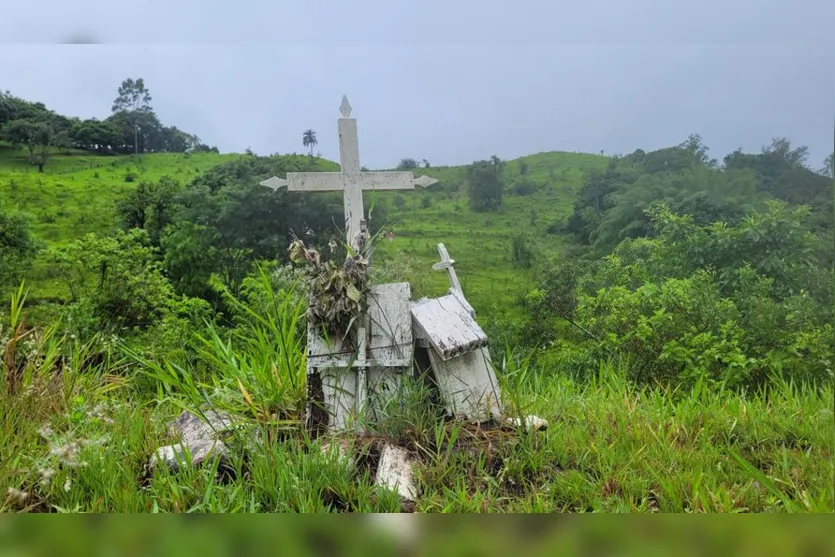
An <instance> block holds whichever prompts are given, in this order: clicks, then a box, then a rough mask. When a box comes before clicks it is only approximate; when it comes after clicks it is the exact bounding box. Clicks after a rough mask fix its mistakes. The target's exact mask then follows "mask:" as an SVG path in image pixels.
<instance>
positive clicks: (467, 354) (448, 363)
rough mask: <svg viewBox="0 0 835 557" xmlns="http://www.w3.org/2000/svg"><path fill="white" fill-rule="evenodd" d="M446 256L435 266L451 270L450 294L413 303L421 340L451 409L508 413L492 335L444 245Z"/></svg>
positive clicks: (486, 415) (483, 416)
mask: <svg viewBox="0 0 835 557" xmlns="http://www.w3.org/2000/svg"><path fill="white" fill-rule="evenodd" d="M438 253H439V254H440V256H441V261H440V262H439V263H436V264H435V265H433V268H434V269H435V270H442V269H445V270H446V271H447V273H448V274H449V280H450V289H449V292H450V293H449V295H447V296H444V297H442V298H439V299H437V300H421V301H419V302H416V303H414V304H412V321H413V323H414V327H415V337H416V338H417V340H418V344H419V345H420V346H423V347H425V348H428V350H427V352H428V354H429V363H430V365H431V367H432V370H433V374H434V376H435V381H436V383H437V385H438V390H439V391H440V395H441V399H442V400H443V402H444V405H445V406H446V409H447V412H449V413H450V414H452V415H456V416H460V417H464V418H467V419H476V420H479V421H487V420H492V419H500V418H501V416H502V407H501V393H500V390H499V385H498V382H497V381H496V374H495V372H494V371H493V365H492V363H491V360H490V351H489V350H488V348H487V344H488V339H487V335H486V334H484V331H482V330H481V327H479V326H478V323H476V321H475V311H474V310H473V308H472V306H471V305H470V304H469V302H467V299H466V298H465V297H464V292H463V290H462V289H461V283H460V282H459V281H458V276H457V275H456V274H455V269H454V264H455V261H454V260H453V259H452V258H451V257H450V256H449V253H448V252H447V249H446V247H445V246H444V245H443V244H438Z"/></svg>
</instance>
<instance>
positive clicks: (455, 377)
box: [428, 348, 502, 422]
mask: <svg viewBox="0 0 835 557" xmlns="http://www.w3.org/2000/svg"><path fill="white" fill-rule="evenodd" d="M428 352H429V361H430V363H431V365H432V371H433V374H434V376H435V381H436V382H437V385H438V391H439V393H440V395H441V400H442V401H443V403H444V406H445V407H446V409H447V412H449V414H451V415H453V416H457V417H460V418H463V419H468V420H478V421H480V422H484V421H488V420H493V419H495V420H498V419H501V416H502V407H501V391H500V389H499V385H498V382H497V381H496V375H495V373H494V372H493V366H492V364H491V363H490V352H489V351H488V349H487V348H479V349H478V350H474V351H472V352H467V353H466V354H462V355H461V356H458V357H457V358H452V359H449V360H446V361H445V360H443V359H442V358H441V357H440V356H438V354H437V353H435V351H434V350H433V349H432V348H429V349H428Z"/></svg>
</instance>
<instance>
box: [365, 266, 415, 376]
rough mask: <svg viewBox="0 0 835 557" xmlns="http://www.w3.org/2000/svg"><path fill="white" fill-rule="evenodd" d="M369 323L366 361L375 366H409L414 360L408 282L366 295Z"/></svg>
mask: <svg viewBox="0 0 835 557" xmlns="http://www.w3.org/2000/svg"><path fill="white" fill-rule="evenodd" d="M368 317H369V320H370V322H371V327H370V328H371V340H370V343H369V346H370V350H369V352H370V355H369V360H371V361H373V362H375V364H376V365H378V366H385V367H387V366H390V365H391V363H388V364H386V363H383V362H399V364H398V365H399V366H403V367H406V366H411V365H412V358H413V356H414V339H413V337H412V315H411V289H410V288H409V283H408V282H396V283H390V284H379V285H375V286H372V287H371V290H370V292H369V295H368Z"/></svg>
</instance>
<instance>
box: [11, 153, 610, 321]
mask: <svg viewBox="0 0 835 557" xmlns="http://www.w3.org/2000/svg"><path fill="white" fill-rule="evenodd" d="M242 156H245V155H237V154H232V155H218V154H212V153H202V154H192V155H190V156H184V155H182V154H171V153H161V154H148V155H142V156H139V157H134V156H96V155H90V154H89V153H87V152H83V151H79V152H72V153H70V154H68V155H55V156H54V157H53V158H52V159H51V160H50V161H49V164H48V165H47V166H46V169H45V172H44V173H42V174H41V173H38V172H37V169H36V168H35V167H33V166H31V165H29V164H28V162H27V160H26V153H25V151H22V150H15V149H12V148H10V147H8V146H2V145H0V196H2V199H3V200H4V201H5V203H6V205H8V206H11V207H14V208H17V209H19V210H22V211H25V212H27V213H29V214H30V215H31V216H32V218H33V224H34V230H35V232H36V234H37V236H38V237H39V238H41V239H42V240H44V241H46V242H47V243H48V245H53V246H60V245H65V244H67V243H68V242H71V241H73V240H75V239H77V238H79V237H81V236H83V235H84V234H87V233H91V232H95V233H105V234H106V233H108V232H109V231H113V230H115V229H116V227H117V220H116V209H115V207H116V205H115V204H116V201H117V200H118V199H119V198H120V197H121V196H123V195H124V194H125V193H126V192H128V191H130V190H131V189H132V188H133V187H135V185H136V183H137V182H140V181H154V180H158V179H159V178H161V177H163V176H166V175H167V176H171V177H173V178H174V179H176V180H179V181H180V182H181V183H187V182H189V181H190V180H192V179H193V178H194V177H196V176H198V175H199V174H200V173H202V172H205V171H206V170H208V169H210V168H212V167H213V166H215V165H218V164H221V163H224V162H228V161H230V160H234V159H235V158H239V157H242ZM605 161H606V158H605V157H601V156H597V155H585V154H572V153H539V154H536V155H531V156H528V157H523V158H521V159H516V160H513V161H507V163H506V166H505V168H504V170H503V172H504V175H505V179H506V182H507V189H508V190H509V191H508V192H507V194H506V197H505V207H504V208H503V210H502V211H500V212H490V213H477V212H473V211H471V210H470V208H469V206H468V203H467V198H466V185H465V179H466V169H465V167H463V166H458V167H433V168H429V169H419V170H417V171H416V174H417V175H420V174H427V175H429V176H432V177H433V178H436V179H438V180H439V181H440V184H438V185H437V186H434V187H433V188H432V191H417V192H402V193H401V192H397V193H396V192H371V193H367V194H366V195H368V196H369V197H370V199H371V200H372V201H374V202H375V203H384V204H386V206H387V213H388V219H389V222H390V224H391V228H392V229H393V231H394V232H395V238H394V240H393V241H391V242H384V245H383V246H382V248H381V249H380V250H379V251H378V253H377V259H376V263H379V264H385V263H386V262H391V263H392V264H396V263H397V259H398V258H397V253H398V252H400V253H403V254H406V255H407V256H410V258H413V261H417V267H416V268H414V272H415V274H414V279H413V289H414V291H415V295H432V294H437V293H439V292H443V290H445V289H446V288H447V287H448V280H447V278H446V274H445V273H435V272H433V271H431V265H432V263H434V262H435V261H437V258H438V252H437V244H438V243H439V242H443V243H444V244H445V245H446V246H447V248H448V249H449V250H450V253H451V255H452V257H453V258H454V259H455V260H456V261H457V268H458V273H459V278H460V279H461V283H462V286H463V287H464V288H465V292H466V293H467V295H468V296H469V297H470V298H471V299H472V302H473V304H474V306H475V307H476V309H477V310H478V311H480V312H484V311H491V310H504V309H507V308H509V307H510V306H511V305H512V303H513V302H514V301H516V300H517V299H518V297H519V296H520V295H523V294H524V293H525V292H527V291H528V290H529V289H530V288H531V287H532V285H533V283H532V273H531V269H529V268H519V267H517V266H515V265H514V263H513V261H512V257H511V240H512V237H513V236H514V235H515V234H524V235H526V236H528V237H529V243H530V247H531V249H532V250H533V251H534V253H535V254H536V258H537V259H539V260H542V259H545V258H548V257H552V256H555V255H558V254H559V253H560V249H561V246H562V245H563V241H562V240H561V239H560V238H557V237H555V236H553V235H548V234H546V229H547V227H548V225H549V224H551V223H553V222H554V221H555V220H557V219H564V218H566V217H567V216H568V215H569V214H570V212H571V207H572V203H573V196H574V193H575V192H576V190H577V189H578V188H579V187H580V185H581V181H582V177H583V173H584V171H585V170H586V169H588V168H592V167H601V166H602V165H603V164H605ZM523 165H526V166H527V168H525V174H524V175H523V174H522V168H523ZM522 181H524V182H525V183H526V184H527V185H528V188H529V189H531V190H533V191H530V192H525V193H526V195H519V194H518V193H514V192H513V191H512V190H513V188H514V185H516V184H518V183H520V182H522ZM255 186H256V184H253V187H255ZM398 197H400V198H401V200H400V202H397V198H398ZM372 216H373V215H372ZM33 295H34V296H35V297H62V296H64V295H65V292H63V289H62V287H61V285H60V284H58V283H56V282H54V281H51V280H49V279H48V278H47V277H46V269H45V268H44V266H43V264H37V265H36V270H35V276H34V277H33Z"/></svg>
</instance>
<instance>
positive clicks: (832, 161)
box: [820, 152, 835, 178]
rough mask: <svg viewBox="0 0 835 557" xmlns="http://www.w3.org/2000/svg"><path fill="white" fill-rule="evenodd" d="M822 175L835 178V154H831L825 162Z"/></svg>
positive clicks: (821, 171) (821, 170)
mask: <svg viewBox="0 0 835 557" xmlns="http://www.w3.org/2000/svg"><path fill="white" fill-rule="evenodd" d="M820 173H821V174H823V175H824V176H829V177H830V178H835V152H833V153H830V154H829V156H828V157H826V160H825V161H823V168H821V169H820Z"/></svg>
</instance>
